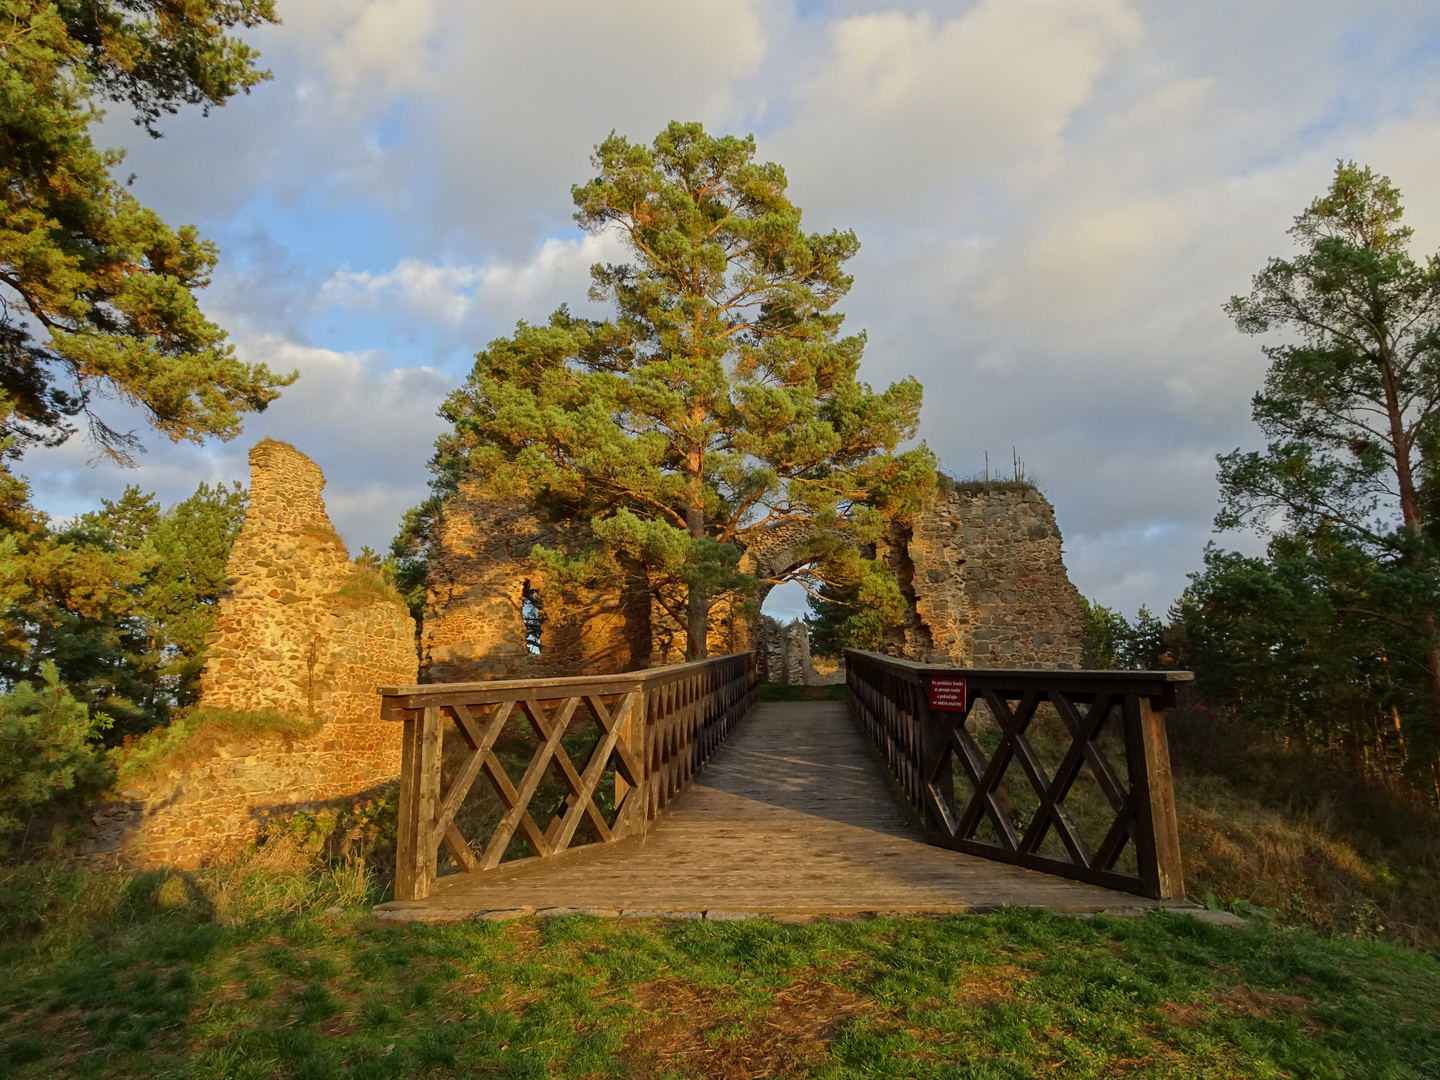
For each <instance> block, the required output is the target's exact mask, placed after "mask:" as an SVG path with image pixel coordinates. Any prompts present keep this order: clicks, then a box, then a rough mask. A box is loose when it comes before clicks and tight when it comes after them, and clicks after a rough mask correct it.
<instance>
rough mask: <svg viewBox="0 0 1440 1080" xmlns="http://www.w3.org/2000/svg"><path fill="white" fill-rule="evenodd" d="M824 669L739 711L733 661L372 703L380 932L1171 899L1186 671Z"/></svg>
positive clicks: (386, 691)
mask: <svg viewBox="0 0 1440 1080" xmlns="http://www.w3.org/2000/svg"><path fill="white" fill-rule="evenodd" d="M846 660H847V671H848V676H847V678H848V695H847V696H848V700H846V701H799V702H765V703H757V686H756V676H755V668H754V660H753V657H752V656H751V654H748V653H741V654H737V655H733V656H726V657H721V658H718V659H714V660H706V661H699V662H696V663H691V664H682V665H678V666H674V667H668V668H659V669H654V670H650V671H644V672H633V673H628V674H624V675H610V676H600V677H582V678H573V679H538V680H518V681H511V682H489V683H463V684H434V685H422V686H401V687H382V688H381V690H380V693H381V694H382V695H383V706H382V707H383V715H384V717H385V718H386V719H388V720H393V721H396V722H400V723H403V724H404V725H405V741H404V762H403V767H402V775H401V787H400V834H399V847H398V853H397V868H396V897H397V899H396V900H394V901H393V902H391V903H388V904H382V905H380V906H379V908H378V909H377V911H378V912H379V913H380V914H381V916H382V917H386V918H392V919H423V920H427V921H445V920H454V919H460V918H468V917H472V916H477V915H479V916H486V917H507V916H512V915H523V914H531V913H540V914H544V913H547V912H549V913H560V912H568V911H586V912H594V913H600V914H613V915H624V914H630V915H670V916H677V917H706V918H712V919H717V918H745V917H751V916H756V915H769V916H772V917H776V918H782V919H785V918H795V919H803V918H808V917H813V916H816V915H824V914H833V915H847V914H859V913H869V912H874V913H896V914H899V913H927V912H936V913H938V912H956V911H984V910H990V909H994V908H997V907H1000V906H1003V905H1020V906H1039V907H1047V908H1052V909H1055V910H1060V911H1068V912H1098V911H1124V910H1135V909H1138V908H1141V907H1150V906H1155V905H1156V904H1157V903H1158V904H1173V903H1177V902H1180V901H1182V900H1183V896H1184V886H1183V883H1182V880H1181V872H1180V851H1179V840H1178V835H1177V832H1176V825H1175V810H1174V801H1173V793H1172V788H1171V782H1170V773H1169V753H1168V749H1167V746H1166V738H1165V724H1164V710H1165V709H1166V708H1167V707H1169V706H1171V705H1173V704H1174V701H1175V692H1176V687H1177V684H1178V683H1180V682H1183V681H1186V680H1188V679H1189V678H1190V675H1189V673H1188V672H1061V671H1047V672H1037V671H979V670H964V669H955V668H942V667H933V666H925V665H919V664H913V663H909V662H906V661H902V660H895V659H892V658H889V657H884V656H880V655H878V654H875V653H867V652H860V651H851V652H849V653H847V656H846ZM577 762H579V763H580V764H578V765H577ZM482 777H483V778H484V780H485V783H483V784H482V783H480V782H479V781H480V780H481V778H482ZM540 820H544V821H545V825H544V827H543V828H542V827H541V825H540V823H539V822H540Z"/></svg>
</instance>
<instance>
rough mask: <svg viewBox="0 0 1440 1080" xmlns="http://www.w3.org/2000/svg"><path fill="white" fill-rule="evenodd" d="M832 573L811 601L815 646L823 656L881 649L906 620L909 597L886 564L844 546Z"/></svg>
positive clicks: (834, 559) (833, 562)
mask: <svg viewBox="0 0 1440 1080" xmlns="http://www.w3.org/2000/svg"><path fill="white" fill-rule="evenodd" d="M829 564H830V565H829V573H828V576H827V578H826V580H824V581H822V582H821V583H820V587H819V589H818V590H817V591H815V592H812V593H811V594H810V596H809V597H808V598H807V603H808V604H809V607H810V616H809V618H808V619H807V620H806V621H807V622H808V623H809V625H810V647H811V649H812V650H813V651H814V652H815V653H816V655H818V656H839V655H841V654H842V653H844V651H845V650H846V649H872V650H873V649H879V648H880V645H881V643H882V642H883V640H884V638H885V632H886V631H887V630H889V629H890V628H891V627H893V626H897V625H899V624H900V622H901V620H902V619H903V618H904V616H905V597H904V596H903V595H902V594H901V592H900V585H899V583H898V582H896V580H895V578H894V575H892V574H891V573H890V572H889V570H888V569H887V568H886V566H885V564H884V562H883V561H881V560H880V559H867V558H865V557H864V556H863V555H862V554H861V553H860V552H859V551H858V550H856V549H855V548H852V547H848V546H847V547H844V548H842V549H841V550H839V551H838V552H835V553H834V554H833V555H832V556H831V558H830V560H829Z"/></svg>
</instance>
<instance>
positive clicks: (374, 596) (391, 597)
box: [330, 566, 405, 608]
mask: <svg viewBox="0 0 1440 1080" xmlns="http://www.w3.org/2000/svg"><path fill="white" fill-rule="evenodd" d="M330 600H331V603H332V605H333V606H335V607H349V608H363V607H368V606H369V605H371V604H373V603H375V602H376V601H380V600H383V601H385V602H387V603H391V604H399V605H400V606H401V607H404V606H405V600H404V598H403V597H402V596H401V595H400V593H399V591H398V590H397V589H396V588H395V586H394V585H392V584H390V582H388V581H386V580H385V577H384V575H383V574H381V573H380V572H379V571H378V570H374V569H372V568H370V567H368V566H356V567H355V568H354V569H353V570H351V571H350V575H349V577H347V578H346V579H345V580H344V582H342V583H341V585H340V588H339V589H337V590H336V591H335V592H334V593H333V594H332V595H331V597H330Z"/></svg>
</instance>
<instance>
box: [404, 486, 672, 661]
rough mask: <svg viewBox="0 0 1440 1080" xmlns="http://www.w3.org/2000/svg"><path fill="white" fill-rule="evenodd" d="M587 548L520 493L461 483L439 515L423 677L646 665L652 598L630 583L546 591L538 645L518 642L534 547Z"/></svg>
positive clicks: (537, 571)
mask: <svg viewBox="0 0 1440 1080" xmlns="http://www.w3.org/2000/svg"><path fill="white" fill-rule="evenodd" d="M537 544H539V545H543V546H545V547H548V548H551V549H558V550H567V551H574V550H579V549H583V548H586V547H590V546H593V542H592V541H591V537H590V535H589V530H588V529H586V528H583V527H575V526H565V525H560V524H554V523H550V522H545V521H542V520H541V519H540V518H539V517H538V516H537V515H536V514H535V513H534V512H533V511H532V510H531V509H530V507H529V506H528V505H527V504H526V503H525V502H523V501H522V500H519V499H510V500H505V501H498V502H497V501H492V500H489V499H487V498H485V497H484V496H481V495H480V494H478V492H477V490H476V485H475V483H474V482H473V481H464V480H462V481H461V483H460V487H459V491H458V492H457V493H456V494H455V495H453V496H452V497H451V498H450V499H449V500H447V501H446V503H445V506H444V508H443V509H442V511H441V513H440V518H439V542H438V543H437V544H436V545H434V547H433V549H432V552H431V557H430V566H429V593H428V596H427V599H426V606H425V618H424V631H423V637H422V643H421V655H422V657H423V664H424V670H425V678H426V679H427V681H430V682H466V681H473V680H485V679H525V678H546V677H553V676H561V675H579V674H610V673H614V672H620V671H633V670H635V669H637V668H643V667H648V666H649V664H650V656H651V652H652V648H653V646H652V642H651V638H652V631H651V628H650V603H651V601H650V597H649V594H648V592H646V591H645V590H644V589H643V588H637V587H636V586H635V585H634V584H633V583H632V584H629V585H624V584H622V585H617V586H616V587H615V588H614V589H610V590H576V589H573V588H572V589H568V590H562V592H561V593H554V594H552V595H551V597H550V598H549V601H548V603H547V608H546V619H545V623H544V629H543V633H542V636H541V648H540V653H539V654H538V655H536V654H535V653H532V652H530V651H529V650H528V649H527V647H526V642H525V621H524V602H525V595H526V591H527V590H535V591H537V592H542V593H543V592H545V591H546V588H547V585H548V584H549V583H548V581H547V578H546V572H545V569H544V568H543V567H542V566H541V565H540V563H539V562H538V561H537V560H536V559H535V558H534V555H533V550H534V548H535V546H536V545H537Z"/></svg>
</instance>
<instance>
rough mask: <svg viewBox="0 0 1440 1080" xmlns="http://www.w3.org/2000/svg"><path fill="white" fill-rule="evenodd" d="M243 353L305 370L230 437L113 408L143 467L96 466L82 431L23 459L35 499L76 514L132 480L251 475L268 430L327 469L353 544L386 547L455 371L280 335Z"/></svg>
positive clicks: (171, 498)
mask: <svg viewBox="0 0 1440 1080" xmlns="http://www.w3.org/2000/svg"><path fill="white" fill-rule="evenodd" d="M238 351H239V353H240V356H241V358H242V359H244V360H246V361H249V362H256V361H261V362H264V363H266V364H268V365H269V366H270V367H271V369H272V370H275V371H290V370H298V371H299V372H300V379H299V381H298V382H296V383H295V384H294V385H292V386H290V387H288V388H286V389H285V390H284V391H283V392H282V394H281V397H280V400H279V401H277V402H276V403H274V404H273V405H271V406H270V407H269V408H268V409H267V410H266V411H265V412H263V413H260V414H258V415H255V416H252V417H250V418H249V419H248V420H247V422H246V424H245V430H244V433H243V434H242V435H240V437H239V438H237V439H235V440H234V441H233V442H230V443H215V442H209V443H206V444H205V445H204V446H203V447H195V446H193V445H190V444H182V445H172V444H169V443H165V442H163V441H161V440H158V439H156V438H155V437H154V436H153V435H152V434H150V433H148V432H146V431H145V429H144V426H143V420H142V419H141V418H140V417H139V416H138V415H136V414H133V413H131V414H126V413H125V412H124V411H123V410H122V409H120V408H118V407H117V408H115V409H113V410H110V411H108V412H107V414H106V415H107V419H111V422H112V426H116V427H120V428H122V430H123V428H124V427H126V426H131V427H135V428H136V429H137V430H138V433H139V434H141V435H142V436H145V443H146V445H147V446H148V448H149V452H148V453H147V454H145V455H143V456H142V457H141V458H140V462H139V468H138V469H135V470H125V469H118V468H115V467H113V466H109V465H103V466H100V467H90V466H89V465H87V464H86V460H87V459H88V458H89V457H90V456H91V452H90V450H89V449H88V447H87V446H86V445H85V443H84V441H83V440H82V439H80V438H75V439H72V440H70V442H68V443H66V444H65V445H64V446H62V447H60V448H58V449H55V450H40V451H35V452H32V453H31V454H29V455H27V457H26V459H25V461H24V463H23V468H22V469H21V470H20V471H21V472H22V473H23V474H25V475H26V476H28V478H29V479H30V481H31V487H32V489H33V491H34V492H35V496H36V500H37V502H38V503H39V504H40V505H41V506H44V507H45V508H47V509H49V510H50V511H51V512H52V513H57V514H67V515H68V514H75V513H79V512H82V511H84V510H88V509H91V508H94V507H96V506H98V505H99V501H100V499H102V498H110V499H113V498H115V497H117V496H118V495H119V493H120V492H121V491H122V490H123V489H124V487H125V486H126V485H127V484H138V485H139V486H140V487H141V488H143V489H144V490H146V491H153V492H156V493H157V494H158V496H159V498H160V500H161V502H162V503H164V504H166V505H169V504H172V503H175V502H178V501H179V500H181V499H183V498H185V497H186V496H188V495H189V494H190V493H191V492H193V491H194V490H195V486H196V485H197V484H198V483H199V482H200V481H201V480H204V481H206V482H207V483H221V482H230V481H236V480H238V481H240V482H241V483H243V484H248V483H249V465H248V456H247V455H248V452H249V449H250V447H252V446H254V445H255V443H257V442H259V441H260V440H261V439H263V438H274V439H279V440H281V441H283V442H288V443H291V444H292V445H294V446H295V447H296V448H297V449H299V450H300V451H301V452H302V453H304V454H306V455H308V456H309V457H310V458H312V459H313V460H314V461H315V462H316V463H317V464H318V465H319V466H320V468H321V471H322V472H324V474H325V476H326V480H327V483H326V487H325V492H324V497H325V502H326V506H327V507H328V509H329V511H330V519H331V521H332V522H334V524H335V527H336V528H337V529H338V530H339V532H340V535H341V536H342V537H344V539H345V541H346V543H347V544H348V545H349V546H350V548H351V551H352V553H353V552H355V551H358V550H359V549H360V547H361V545H364V544H369V545H370V546H371V547H375V548H383V547H385V546H387V545H388V544H389V542H390V539H391V537H393V536H394V534H395V529H396V526H397V524H398V522H399V520H400V516H401V515H402V514H403V513H404V512H405V510H406V509H407V508H409V507H411V506H414V505H415V504H416V503H418V502H420V501H421V500H422V499H423V498H425V497H426V494H427V490H426V483H427V481H428V479H429V477H428V473H427V471H426V462H427V461H428V460H429V457H430V454H431V452H432V449H433V444H434V441H435V438H436V436H437V435H438V434H439V433H440V431H441V430H442V428H443V427H444V424H443V422H442V421H441V420H440V419H439V418H438V417H437V416H436V415H435V410H436V409H437V407H438V406H439V404H440V402H441V400H442V399H443V398H444V396H445V394H446V393H448V392H449V391H450V389H451V388H452V387H453V380H452V379H451V378H450V377H449V376H447V375H445V374H443V373H441V372H438V371H435V370H433V369H428V368H395V367H391V366H390V365H389V364H388V363H387V358H385V357H383V356H379V355H359V354H355V353H337V352H332V351H330V350H327V349H314V348H306V347H304V346H300V345H296V344H294V343H292V342H288V341H283V340H280V339H277V338H263V337H262V338H259V339H256V340H252V341H242V342H241V343H240V348H239V350H238Z"/></svg>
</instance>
